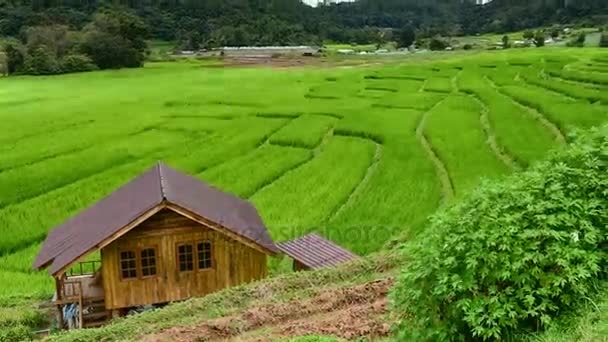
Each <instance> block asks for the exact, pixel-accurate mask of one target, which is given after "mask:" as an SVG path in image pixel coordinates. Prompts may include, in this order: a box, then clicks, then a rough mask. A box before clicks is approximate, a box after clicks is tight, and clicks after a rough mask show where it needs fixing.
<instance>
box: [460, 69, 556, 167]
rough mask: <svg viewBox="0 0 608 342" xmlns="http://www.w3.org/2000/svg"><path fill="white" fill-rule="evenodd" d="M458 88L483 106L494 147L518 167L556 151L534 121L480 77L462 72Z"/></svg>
mask: <svg viewBox="0 0 608 342" xmlns="http://www.w3.org/2000/svg"><path fill="white" fill-rule="evenodd" d="M458 87H459V88H460V90H461V91H464V92H467V93H469V94H473V95H474V96H476V97H477V98H479V100H480V101H482V102H483V103H484V104H485V106H486V107H487V110H488V117H489V121H490V126H491V129H492V131H493V132H494V134H495V135H496V140H497V142H498V144H499V145H500V146H501V147H502V148H503V150H505V151H506V152H507V153H508V154H509V155H511V156H512V157H513V158H514V159H515V160H517V161H518V162H519V164H521V165H524V166H527V165H529V164H530V163H532V162H534V161H535V160H539V159H540V158H542V156H543V155H544V154H545V153H546V151H547V150H549V149H551V148H553V147H556V142H555V138H554V137H553V136H552V135H551V133H550V132H549V131H548V130H547V129H545V128H544V127H543V126H542V124H541V123H540V122H539V121H538V120H536V119H535V118H534V117H532V115H531V114H530V113H528V112H527V111H526V110H525V109H524V108H522V107H521V106H518V105H517V104H516V103H514V102H513V100H512V99H510V98H508V97H507V96H505V95H502V94H501V93H499V92H498V91H497V90H495V89H494V88H493V87H491V85H490V83H489V82H488V81H487V80H485V79H484V78H483V75H482V74H481V73H476V72H469V71H466V72H464V73H463V74H462V75H461V77H459V79H458Z"/></svg>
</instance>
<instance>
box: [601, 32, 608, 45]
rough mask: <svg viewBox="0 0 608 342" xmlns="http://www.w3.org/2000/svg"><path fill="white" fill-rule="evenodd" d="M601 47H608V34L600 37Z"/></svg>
mask: <svg viewBox="0 0 608 342" xmlns="http://www.w3.org/2000/svg"><path fill="white" fill-rule="evenodd" d="M600 47H608V33H602V36H601V37H600Z"/></svg>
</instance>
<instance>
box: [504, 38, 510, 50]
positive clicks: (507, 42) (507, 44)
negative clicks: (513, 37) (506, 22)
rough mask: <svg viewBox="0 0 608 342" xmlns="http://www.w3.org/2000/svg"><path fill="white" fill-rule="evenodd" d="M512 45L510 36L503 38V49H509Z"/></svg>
mask: <svg viewBox="0 0 608 342" xmlns="http://www.w3.org/2000/svg"><path fill="white" fill-rule="evenodd" d="M510 46H511V45H510V44H509V36H507V35H504V36H502V47H503V49H508V48H509V47H510Z"/></svg>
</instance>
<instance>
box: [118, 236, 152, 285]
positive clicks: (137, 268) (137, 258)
mask: <svg viewBox="0 0 608 342" xmlns="http://www.w3.org/2000/svg"><path fill="white" fill-rule="evenodd" d="M146 249H153V250H154V259H155V261H154V262H155V264H154V266H155V267H156V274H153V275H147V276H144V272H143V267H142V263H141V260H142V258H141V252H142V251H144V250H146ZM123 252H134V253H135V275H136V276H135V277H130V278H124V277H123V276H122V259H121V254H122V253H123ZM158 260H159V254H158V245H151V246H146V247H122V248H119V249H118V276H119V278H120V281H124V282H129V281H137V280H148V279H152V278H156V277H159V274H160V271H161V269H160V263H159V262H158Z"/></svg>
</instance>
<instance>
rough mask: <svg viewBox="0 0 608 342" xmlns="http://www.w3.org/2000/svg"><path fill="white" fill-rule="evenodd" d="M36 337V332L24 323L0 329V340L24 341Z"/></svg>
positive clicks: (0, 341) (8, 341)
mask: <svg viewBox="0 0 608 342" xmlns="http://www.w3.org/2000/svg"><path fill="white" fill-rule="evenodd" d="M33 339H34V333H33V332H32V331H31V330H30V329H29V328H28V327H26V326H24V325H15V326H11V327H6V328H3V329H0V342H22V341H31V340H33Z"/></svg>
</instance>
